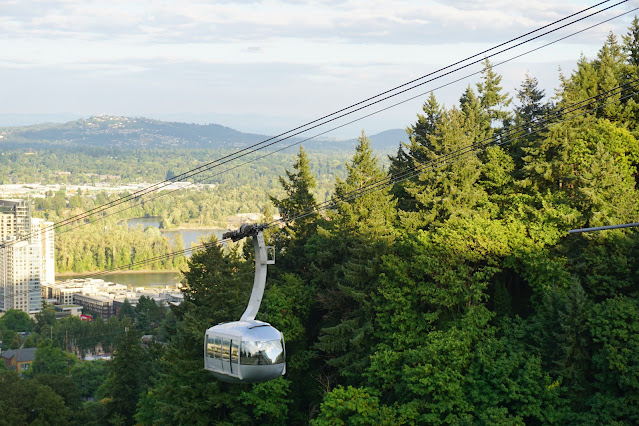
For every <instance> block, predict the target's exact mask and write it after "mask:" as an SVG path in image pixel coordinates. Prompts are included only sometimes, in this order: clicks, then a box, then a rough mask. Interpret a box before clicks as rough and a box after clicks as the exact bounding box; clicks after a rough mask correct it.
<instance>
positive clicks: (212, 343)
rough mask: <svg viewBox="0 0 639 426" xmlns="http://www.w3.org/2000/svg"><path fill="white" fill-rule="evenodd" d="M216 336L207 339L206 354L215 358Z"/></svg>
mask: <svg viewBox="0 0 639 426" xmlns="http://www.w3.org/2000/svg"><path fill="white" fill-rule="evenodd" d="M214 347H215V337H212V336H209V337H207V339H206V356H208V357H209V358H215V351H214Z"/></svg>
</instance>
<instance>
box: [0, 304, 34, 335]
mask: <svg viewBox="0 0 639 426" xmlns="http://www.w3.org/2000/svg"><path fill="white" fill-rule="evenodd" d="M34 326H35V324H34V322H33V320H32V319H31V318H30V317H29V314H27V313H25V312H22V311H19V310H17V309H9V310H8V311H7V312H5V313H4V315H3V316H2V317H0V330H1V329H4V330H11V331H22V332H30V331H33V328H34Z"/></svg>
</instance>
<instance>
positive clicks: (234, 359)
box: [231, 340, 239, 364]
mask: <svg viewBox="0 0 639 426" xmlns="http://www.w3.org/2000/svg"><path fill="white" fill-rule="evenodd" d="M238 353H239V352H238V348H237V340H231V362H232V363H235V364H237V355H238Z"/></svg>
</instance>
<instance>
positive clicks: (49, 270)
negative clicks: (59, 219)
mask: <svg viewBox="0 0 639 426" xmlns="http://www.w3.org/2000/svg"><path fill="white" fill-rule="evenodd" d="M53 225H54V224H53V222H48V221H45V220H44V219H38V218H35V217H34V218H32V219H31V232H32V233H33V238H32V240H33V242H34V243H36V244H39V245H40V258H41V263H42V264H41V266H40V282H41V283H46V284H53V283H55V254H54V240H53Z"/></svg>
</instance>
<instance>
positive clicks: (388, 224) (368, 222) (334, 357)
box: [316, 132, 396, 383]
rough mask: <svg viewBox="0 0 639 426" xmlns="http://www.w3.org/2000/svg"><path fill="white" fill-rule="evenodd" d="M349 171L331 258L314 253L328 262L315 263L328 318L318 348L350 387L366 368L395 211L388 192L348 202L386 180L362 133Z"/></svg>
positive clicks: (341, 187)
mask: <svg viewBox="0 0 639 426" xmlns="http://www.w3.org/2000/svg"><path fill="white" fill-rule="evenodd" d="M347 169H348V175H347V178H346V180H345V181H342V180H340V179H337V181H336V184H335V198H336V199H337V200H340V199H345V200H346V201H345V202H342V203H340V204H338V206H337V208H336V212H335V215H334V217H332V221H331V222H330V223H329V225H330V226H329V227H328V232H327V237H326V241H325V247H326V251H325V252H323V253H327V254H328V253H331V252H332V253H333V256H330V255H328V256H327V255H326V254H323V253H318V254H317V258H318V259H324V258H326V259H330V263H329V262H322V263H320V264H318V265H317V270H318V274H321V275H320V276H321V277H322V278H323V281H324V282H323V283H322V284H320V287H321V288H322V290H321V291H320V293H319V298H320V302H321V303H322V306H323V308H324V309H325V311H326V312H327V314H326V317H327V318H329V320H328V321H327V324H326V325H325V326H324V328H323V330H322V335H321V336H320V337H319V342H318V343H317V345H316V346H317V347H318V348H319V349H320V350H322V351H323V352H325V353H326V354H327V355H328V356H329V359H328V361H327V364H328V365H330V366H332V367H334V368H336V370H337V371H338V374H339V375H341V376H344V377H346V378H347V379H348V380H349V381H351V383H353V381H355V382H357V381H359V380H361V374H362V372H363V371H364V369H365V367H366V366H367V364H368V356H367V355H366V354H367V352H368V351H369V349H370V346H371V339H372V331H373V326H372V325H373V317H372V312H373V309H372V308H371V305H370V303H371V299H370V294H371V292H373V291H374V289H375V287H376V283H377V277H378V275H379V266H380V259H381V256H383V255H384V253H386V252H387V251H388V250H389V247H390V244H391V243H392V241H393V235H394V230H393V224H394V219H395V215H396V213H395V209H394V206H395V201H394V200H393V199H392V198H391V195H390V194H389V191H388V190H381V191H374V192H371V193H367V194H364V195H362V196H360V197H358V198H355V199H348V198H347V195H348V194H350V193H352V192H353V191H357V190H359V189H362V188H365V187H366V185H367V184H370V183H372V182H377V181H379V180H382V179H384V178H385V177H386V173H385V172H384V171H383V170H382V168H381V167H380V166H379V164H378V160H377V158H376V157H375V156H374V155H373V152H372V149H371V146H370V140H369V139H368V138H367V137H366V135H365V134H364V132H362V135H361V136H360V137H359V139H358V145H357V147H356V150H355V155H354V156H353V159H352V161H351V163H350V164H347ZM336 248H338V249H337V250H335V249H336ZM322 270H324V271H326V270H328V273H326V272H324V273H322Z"/></svg>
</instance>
